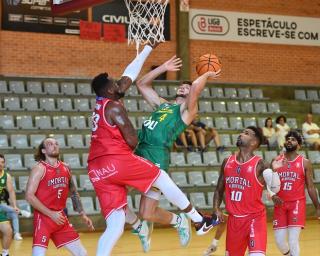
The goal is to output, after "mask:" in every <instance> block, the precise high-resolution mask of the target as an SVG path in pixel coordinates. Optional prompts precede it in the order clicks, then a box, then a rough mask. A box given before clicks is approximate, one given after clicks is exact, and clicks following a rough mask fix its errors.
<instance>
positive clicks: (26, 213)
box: [17, 210, 31, 234]
mask: <svg viewBox="0 0 320 256" xmlns="http://www.w3.org/2000/svg"><path fill="white" fill-rule="evenodd" d="M20 215H21V216H22V217H25V218H30V216H31V212H28V211H25V210H20ZM17 234H18V233H17Z"/></svg>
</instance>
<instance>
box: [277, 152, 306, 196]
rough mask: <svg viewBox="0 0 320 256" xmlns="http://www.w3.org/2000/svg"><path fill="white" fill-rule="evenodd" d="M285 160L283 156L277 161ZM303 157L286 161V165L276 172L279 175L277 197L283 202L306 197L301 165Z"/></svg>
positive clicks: (299, 156)
mask: <svg viewBox="0 0 320 256" xmlns="http://www.w3.org/2000/svg"><path fill="white" fill-rule="evenodd" d="M283 158H285V156H284V155H280V156H278V158H277V159H283ZM303 161H304V157H303V156H302V155H298V156H297V157H296V158H295V159H294V160H293V161H287V162H286V164H285V165H284V166H282V167H280V168H278V169H277V170H276V171H277V173H278V174H279V177H280V181H281V187H280V191H279V192H278V193H277V195H278V196H279V197H280V198H281V199H282V200H283V201H286V202H287V201H296V200H301V199H304V198H305V197H306V195H305V191H304V185H305V173H304V165H303Z"/></svg>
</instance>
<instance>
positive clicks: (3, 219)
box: [0, 212, 9, 223]
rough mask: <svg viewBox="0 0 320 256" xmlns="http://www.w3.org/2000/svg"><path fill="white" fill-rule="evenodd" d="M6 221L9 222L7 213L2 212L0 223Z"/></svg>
mask: <svg viewBox="0 0 320 256" xmlns="http://www.w3.org/2000/svg"><path fill="white" fill-rule="evenodd" d="M5 221H9V219H8V217H7V215H6V213H5V212H0V223H1V222H5Z"/></svg>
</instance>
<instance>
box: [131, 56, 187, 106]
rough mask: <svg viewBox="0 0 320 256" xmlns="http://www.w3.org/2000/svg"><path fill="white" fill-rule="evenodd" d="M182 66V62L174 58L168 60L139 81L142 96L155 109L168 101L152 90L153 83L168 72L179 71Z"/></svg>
mask: <svg viewBox="0 0 320 256" xmlns="http://www.w3.org/2000/svg"><path fill="white" fill-rule="evenodd" d="M181 66H182V60H181V59H180V58H177V57H176V56H173V57H172V58H171V59H169V60H167V61H166V62H165V63H163V64H162V65H161V66H159V67H157V68H156V69H154V70H152V71H150V72H149V73H147V74H146V75H145V76H143V77H142V78H141V79H139V80H138V81H137V87H138V90H139V92H140V93H141V94H142V96H143V98H144V99H145V100H146V101H147V102H148V103H149V104H150V105H151V107H153V108H155V107H157V106H159V105H160V104H161V103H162V102H165V101H166V100H164V99H162V98H161V97H160V96H159V95H158V93H157V92H156V91H155V90H154V89H153V88H152V81H153V80H154V79H155V78H156V77H158V76H159V75H161V74H162V73H164V72H167V71H179V70H180V68H181Z"/></svg>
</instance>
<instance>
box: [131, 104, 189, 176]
mask: <svg viewBox="0 0 320 256" xmlns="http://www.w3.org/2000/svg"><path fill="white" fill-rule="evenodd" d="M180 106H181V105H180V104H176V103H169V102H165V103H162V104H161V105H160V106H159V107H158V108H157V109H156V110H155V111H154V112H152V113H151V116H150V117H149V118H148V119H147V120H146V121H144V123H143V125H142V129H141V130H140V131H139V133H138V137H139V144H138V146H137V148H136V151H135V153H136V154H137V155H139V156H141V157H143V158H145V159H148V160H149V161H151V162H153V163H154V164H156V165H158V166H159V167H160V168H161V169H162V170H165V171H168V169H169V158H170V149H171V147H172V145H173V143H174V142H175V140H176V139H177V137H178V136H179V135H180V133H181V132H183V131H184V130H185V129H186V128H187V125H186V124H185V123H184V122H183V121H182V119H181V113H180Z"/></svg>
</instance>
